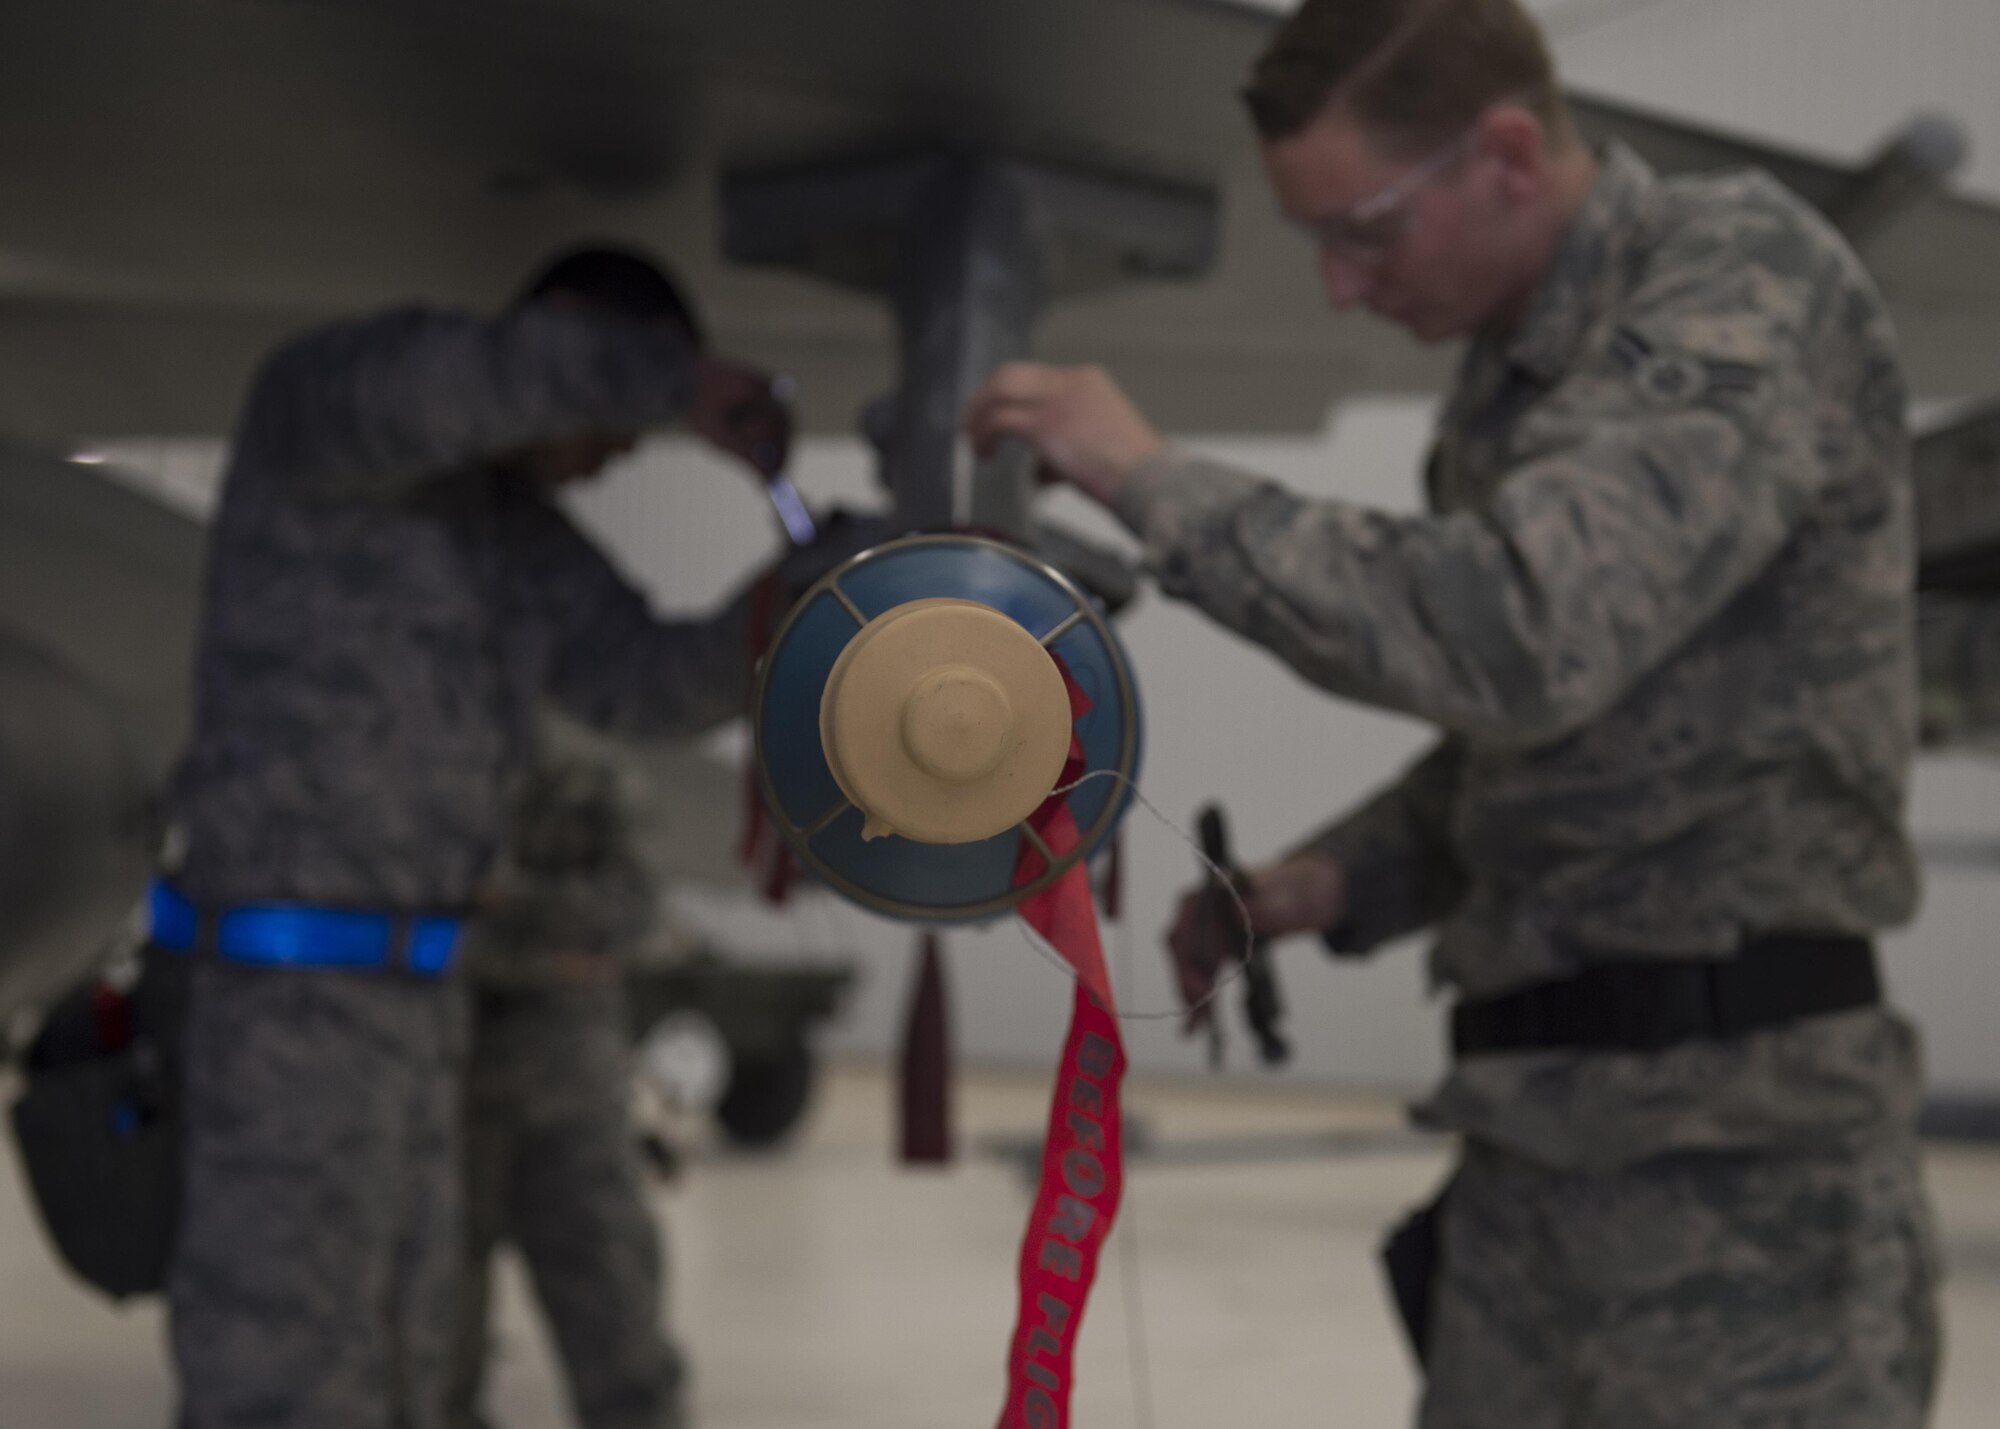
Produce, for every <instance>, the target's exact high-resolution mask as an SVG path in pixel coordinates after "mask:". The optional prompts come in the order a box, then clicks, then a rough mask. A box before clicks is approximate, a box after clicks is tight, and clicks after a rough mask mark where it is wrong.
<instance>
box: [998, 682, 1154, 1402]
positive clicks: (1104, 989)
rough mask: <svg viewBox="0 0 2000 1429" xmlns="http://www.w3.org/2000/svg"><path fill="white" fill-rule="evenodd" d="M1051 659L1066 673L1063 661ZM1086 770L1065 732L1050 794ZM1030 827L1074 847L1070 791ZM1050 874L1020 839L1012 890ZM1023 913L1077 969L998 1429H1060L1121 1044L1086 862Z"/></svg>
mask: <svg viewBox="0 0 2000 1429" xmlns="http://www.w3.org/2000/svg"><path fill="white" fill-rule="evenodd" d="M1056 664H1057V667H1058V668H1062V661H1061V660H1060V659H1058V660H1057V661H1056ZM1062 675H1063V683H1064V685H1065V686H1066V687H1067V688H1068V690H1069V703H1070V716H1071V719H1072V720H1075V719H1079V718H1081V717H1082V716H1083V715H1084V714H1085V713H1087V712H1088V711H1089V709H1090V701H1089V699H1088V698H1086V697H1085V695H1084V693H1083V691H1082V690H1081V689H1079V688H1078V687H1077V684H1076V682H1075V680H1073V679H1072V678H1071V677H1070V673H1069V671H1068V670H1067V669H1066V668H1063V670H1062ZM1083 768H1084V760H1083V745H1082V743H1081V741H1079V740H1078V739H1077V738H1076V736H1075V735H1074V734H1072V735H1071V737H1070V753H1069V759H1068V761H1067V763H1066V764H1065V765H1064V767H1063V773H1062V779H1061V780H1060V782H1059V784H1058V786H1057V787H1059V788H1067V787H1068V786H1069V785H1070V784H1073V783H1074V782H1075V781H1076V779H1077V778H1078V776H1079V775H1081V774H1082V773H1083ZM1028 822H1029V825H1030V827H1032V828H1033V829H1034V830H1035V832H1036V833H1038V834H1040V835H1041V837H1042V840H1043V841H1044V842H1045V843H1046V844H1047V845H1048V846H1049V851H1050V852H1051V853H1053V854H1055V855H1056V856H1057V857H1058V858H1060V857H1061V856H1062V855H1063V854H1065V853H1068V852H1069V851H1070V850H1071V849H1073V848H1075V847H1076V845H1077V841H1078V838H1079V834H1078V832H1077V827H1076V817H1075V815H1073V814H1072V813H1071V812H1070V808H1069V802H1068V798H1067V796H1063V795H1051V796H1050V797H1049V799H1048V800H1047V801H1046V802H1045V803H1043V805H1042V806H1041V808H1039V809H1037V810H1036V811H1035V812H1034V813H1033V814H1032V815H1030V816H1029V820H1028ZM1047 867H1048V865H1047V863H1046V862H1045V861H1044V860H1043V858H1042V856H1041V854H1040V853H1039V852H1037V851H1036V849H1035V847H1034V845H1033V844H1032V843H1030V842H1028V841H1027V840H1026V839H1023V840H1022V843H1021V851H1020V854H1019V855H1018V856H1017V857H1016V860H1015V864H1014V884H1015V886H1016V887H1019V886H1020V885H1021V884H1023V883H1027V882H1030V881H1032V880H1033V879H1035V878H1038V877H1040V876H1041V875H1042V874H1043V873H1044V872H1045V871H1046V870H1047ZM1020 912H1021V917H1022V918H1023V919H1024V920H1026V922H1027V924H1028V926H1029V927H1031V928H1033V929H1034V930H1035V931H1036V932H1037V933H1039V934H1040V935H1041V936H1042V937H1044V938H1046V939H1047V940H1048V942H1049V944H1050V946H1051V947H1053V948H1054V949H1055V950H1056V952H1057V953H1059V954H1061V956H1062V957H1063V959H1064V960H1065V961H1066V962H1068V963H1069V964H1070V966H1071V967H1073V968H1075V969H1076V975H1077V981H1076V1001H1075V1004H1074V1007H1073V1009H1072V1010H1071V1013H1070V1024H1069V1036H1068V1037H1067V1039H1066V1040H1065V1041H1064V1043H1063V1054H1062V1063H1061V1066H1060V1068H1059V1070H1058V1072H1057V1075H1056V1086H1055V1095H1054V1097H1053V1098H1052V1099H1051V1101H1050V1104H1049V1129H1048V1135H1047V1137H1046V1138H1045V1139H1044V1141H1043V1143H1042V1179H1041V1187H1040V1189H1039V1190H1038V1191H1037V1192H1036V1194H1035V1207H1034V1210H1033V1212H1032V1213H1031V1214H1030V1215H1029V1217H1028V1230H1027V1234H1026V1236H1025V1237H1023V1239H1022V1242H1021V1260H1020V1271H1019V1280H1020V1297H1021V1298H1020V1306H1019V1309H1018V1310H1017V1311H1016V1313H1015V1319H1014V1338H1013V1341H1012V1343H1011V1344H1010V1345H1009V1347H1008V1351H1007V1400H1006V1403H1005V1405H1004V1406H1003V1407H1002V1408H1001V1410H1000V1423H999V1429H1062V1427H1063V1426H1066V1425H1067V1424H1068V1423H1069V1396H1070V1384H1071V1381H1072V1375H1073V1369H1074V1363H1075V1352H1076V1337H1077V1332H1078V1331H1079V1330H1080V1329H1081V1328H1082V1322H1083V1307H1084V1302H1085V1301H1086V1300H1087V1299H1088V1298H1089V1296H1090V1286H1091V1282H1092V1281H1093V1280H1095V1279H1096V1277H1097V1255H1098V1251H1099V1249H1100V1248H1101V1247H1102V1246H1103V1244H1104V1238H1105V1236H1106V1235H1108V1234H1109V1233H1110V1231H1111V1220H1112V1217H1113V1216H1115V1215H1116V1214H1117V1213H1118V1197H1119V1193H1120V1192H1121V1191H1122V1190H1123V1189H1124V1184H1125V1159H1124V1138H1123V1135H1122V1122H1121V1119H1120V1116H1119V1106H1118V1088H1119V1084H1120V1082H1121V1081H1122V1080H1123V1079H1124V1076H1125V1048H1124V1046H1123V1044H1122V1043H1121V1042H1120V1040H1119V1036H1118V1022H1117V1019H1116V1018H1115V1017H1113V1016H1112V1012H1111V1008H1112V1000H1111V981H1110V978H1109V976H1108V975H1107V973H1106V971H1105V966H1104V945H1103V941H1102V940H1101V939H1100V937H1099V936H1098V931H1097V912H1096V909H1095V908H1094V907H1092V905H1091V899H1090V881H1089V877H1088V875H1087V874H1086V873H1085V871H1084V866H1083V862H1082V860H1078V861H1077V862H1076V863H1074V864H1072V865H1071V866H1070V867H1069V869H1068V870H1067V871H1066V872H1065V873H1064V874H1063V876H1062V877H1061V878H1059V879H1057V880H1056V881H1055V882H1054V883H1053V884H1051V885H1050V886H1049V887H1048V888H1045V889H1043V890H1042V891H1041V892H1039V893H1036V894H1034V895H1033V896H1031V897H1029V898H1026V899H1023V900H1022V902H1021V905H1020Z"/></svg>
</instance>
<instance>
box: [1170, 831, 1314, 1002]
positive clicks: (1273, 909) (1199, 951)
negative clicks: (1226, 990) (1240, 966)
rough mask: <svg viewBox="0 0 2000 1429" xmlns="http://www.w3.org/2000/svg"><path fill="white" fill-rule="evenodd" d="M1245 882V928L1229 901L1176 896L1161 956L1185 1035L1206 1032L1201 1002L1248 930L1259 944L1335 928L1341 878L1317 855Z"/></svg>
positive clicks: (1207, 895)
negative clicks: (1184, 1012)
mask: <svg viewBox="0 0 2000 1429" xmlns="http://www.w3.org/2000/svg"><path fill="white" fill-rule="evenodd" d="M1246 881H1247V882H1248V883H1249V885H1250V887H1249V890H1248V892H1247V894H1246V895H1245V897H1244V900H1243V901H1244V903H1245V904H1246V905H1247V906H1248V907H1249V909H1250V924H1251V926H1250V928H1247V929H1246V928H1245V927H1244V926H1243V915H1242V914H1241V913H1240V912H1238V911H1237V907H1236V901H1235V900H1234V899H1232V898H1231V897H1229V895H1228V894H1227V893H1224V892H1222V891H1221V890H1219V889H1216V888H1213V887H1210V886H1208V885H1206V884H1204V885H1203V886H1202V887H1200V888H1197V889H1195V890H1194V891H1192V892H1190V893H1188V894H1186V895H1184V896H1183V897H1182V899H1181V903H1180V908H1179V910H1178V911H1177V912H1176V913H1175V915H1174V923H1173V927H1172V928H1170V929H1169V930H1168V931H1167V953H1168V956H1169V958H1170V959H1171V961H1172V963H1173V967H1174V979H1175V982H1176V984H1177V986H1178V987H1179V988H1180V994H1181V1002H1182V1004H1183V1005H1184V1006H1185V1007H1186V1008H1187V1009H1188V1017H1187V1022H1186V1024H1185V1028H1186V1030H1187V1031H1189V1032H1193V1031H1195V1030H1196V1029H1198V1028H1201V1027H1203V1026H1206V1025H1207V1023H1208V1017H1209V1009H1208V1006H1207V1004H1206V1002H1205V1001H1204V999H1206V998H1207V997H1208V995H1209V993H1210V992H1211V991H1212V990H1213V989H1214V987H1215V980H1216V978H1217V977H1218V976H1219V975H1220V974H1221V972H1222V969H1223V968H1224V967H1226V966H1227V965H1228V964H1229V963H1230V962H1231V961H1236V960H1240V959H1241V958H1242V956H1243V954H1244V953H1245V952H1246V951H1247V950H1248V948H1249V945H1250V933H1251V932H1252V931H1255V932H1256V933H1257V934H1258V935H1259V936H1261V937H1266V938H1282V937H1284V936H1286V935H1287V934H1290V933H1317V932H1321V931H1323V930H1325V929H1327V928H1331V927H1333V926H1334V925H1335V924H1337V923H1339V922H1340V920H1341V918H1342V917H1343V916H1344V915H1345V914H1346V911H1347V876H1346V873H1345V872H1344V871H1343V870H1342V868H1341V866H1340V865H1339V864H1338V863H1336V862H1335V861H1334V860H1333V859H1331V858H1328V857H1327V856H1326V855H1324V854H1312V853H1305V854H1296V855H1294V856H1293V857H1291V858H1288V859H1286V860H1284V861H1283V862H1282V863H1274V864H1271V865H1269V866H1267V867H1264V868H1260V869H1256V870H1254V871H1252V872H1251V873H1249V874H1248V875H1247V876H1246Z"/></svg>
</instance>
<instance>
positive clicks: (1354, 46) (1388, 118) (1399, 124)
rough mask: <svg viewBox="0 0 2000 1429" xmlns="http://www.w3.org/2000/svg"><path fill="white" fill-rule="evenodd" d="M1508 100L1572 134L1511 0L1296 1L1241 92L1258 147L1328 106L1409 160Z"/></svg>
mask: <svg viewBox="0 0 2000 1429" xmlns="http://www.w3.org/2000/svg"><path fill="white" fill-rule="evenodd" d="M1510 98H1511V99H1514V100H1516V101H1517V102H1519V103H1520V104H1522V105H1524V106H1525V107H1526V108H1528V109H1530V110H1532V111H1533V112H1534V113H1535V114H1536V116H1537V117H1539V118H1540V119H1541V121H1542V122H1543V124H1545V125H1547V126H1548V128H1549V129H1550V131H1551V133H1553V134H1555V135H1556V136H1557V138H1558V140H1559V141H1563V142H1566V141H1567V140H1568V138H1569V136H1570V135H1571V134H1572V133H1573V130H1572V129H1571V126H1570V119H1569V109H1568V106H1567V105H1566V104H1565V103H1564V102H1563V97H1562V91H1561V89H1559V88H1558V87H1557V84H1556V75H1555V62H1554V61H1553V60H1552V59H1551V58H1550V57H1549V49H1548V45H1547V43H1546V42H1545V41H1544V40H1543V38H1542V31H1541V27H1540V26H1539V25H1537V24H1536V23H1535V18H1534V16H1532V15H1530V14H1529V13H1528V12H1527V10H1526V8H1525V7H1524V6H1523V5H1522V4H1521V0H1305V3H1304V4H1303V5H1301V6H1300V7H1299V8H1298V9H1297V10H1296V11H1294V12H1293V13H1292V16H1291V18H1290V19H1288V20H1286V21H1285V23H1284V24H1283V25H1281V26H1280V27H1279V28H1278V33H1277V34H1276V35H1275V36H1274V37H1273V38H1272V40H1271V43H1270V44H1269V45H1268V46H1267V47H1266V48H1265V50H1264V53H1263V55H1262V56H1260V57H1259V58H1258V60H1257V63H1256V65H1255V67H1254V68H1253V69H1252V70H1251V72H1250V82H1249V84H1247V85H1246V86H1244V89H1243V101H1244V103H1245V104H1246V105H1247V106H1249V109H1250V118H1251V121H1252V122H1253V123H1254V124H1255V125H1256V126H1257V132H1258V134H1259V135H1260V136H1262V138H1263V139H1264V141H1265V142H1266V143H1273V142H1276V141H1277V140H1280V139H1288V138H1290V137H1292V136H1293V135H1295V134H1297V133H1299V132H1300V131H1301V130H1303V129H1304V128H1305V127H1306V126H1307V125H1308V124H1310V123H1311V122H1312V121H1313V120H1314V119H1315V118H1317V117H1318V115H1319V114H1320V113H1321V111H1322V110H1324V109H1326V108H1327V107H1328V105H1329V104H1333V103H1336V102H1337V103H1338V104H1339V105H1340V107H1341V108H1342V109H1343V110H1344V111H1345V112H1346V113H1347V114H1349V115H1351V116H1352V117H1353V118H1354V119H1355V120H1356V121H1357V122H1358V123H1360V124H1361V125H1362V127H1364V128H1366V129H1368V130H1371V131H1373V132H1375V133H1378V134H1380V135H1381V136H1382V137H1384V138H1385V139H1387V140H1388V141H1389V142H1391V143H1392V144H1395V145H1396V146H1397V147H1399V148H1407V149H1409V150H1412V151H1417V150H1423V149H1428V148H1431V147H1434V146H1436V145H1439V144H1443V143H1447V142H1448V141H1450V139H1451V138H1452V137H1453V136H1454V135H1457V134H1460V133H1462V132H1464V131H1465V130H1466V129H1467V128H1468V127H1470V126H1471V125H1472V124H1473V122H1474V121H1476V120H1477V119H1478V118H1479V116H1480V114H1481V113H1483V112H1484V111H1485V109H1486V108H1487V106H1489V105H1491V104H1493V103H1494V102H1496V101H1498V100H1501V99H1510Z"/></svg>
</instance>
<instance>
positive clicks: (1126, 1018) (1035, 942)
mask: <svg viewBox="0 0 2000 1429" xmlns="http://www.w3.org/2000/svg"><path fill="white" fill-rule="evenodd" d="M1093 779H1115V780H1117V781H1118V782H1119V783H1120V784H1123V785H1124V786H1125V787H1126V788H1128V789H1130V790H1131V791H1132V797H1133V798H1134V799H1135V800H1137V801H1138V803H1139V804H1140V806H1141V807H1142V808H1144V809H1145V811H1146V812H1147V813H1149V814H1151V815H1152V816H1153V817H1154V818H1155V819H1157V820H1158V821H1159V823H1160V826H1161V827H1162V828H1165V829H1167V830H1168V831H1170V832H1171V833H1172V834H1173V835H1174V837H1175V838H1177V839H1179V840H1180V841H1181V842H1182V843H1184V844H1186V845H1187V846H1188V848H1189V849H1190V850H1192V851H1193V853H1194V856H1195V857H1196V858H1197V859H1199V860H1200V861H1201V865H1202V867H1204V868H1206V869H1207V870H1208V871H1209V872H1210V873H1212V874H1214V875H1215V881H1216V882H1217V883H1218V884H1219V885H1221V888H1222V891H1223V892H1224V893H1227V894H1228V895H1229V901H1230V902H1231V903H1234V904H1235V905H1236V912H1237V915H1238V916H1239V917H1240V918H1241V919H1242V920H1243V956H1242V958H1240V959H1239V960H1238V961H1237V964H1236V966H1235V967H1234V968H1232V969H1230V971H1229V972H1228V973H1227V974H1226V975H1224V976H1222V977H1218V978H1217V979H1216V980H1215V983H1214V985H1213V986H1211V987H1210V988H1209V989H1208V991H1207V992H1206V993H1204V994H1203V995H1202V996H1201V997H1200V998H1199V999H1198V1000H1197V1001H1195V1002H1192V1003H1189V1004H1188V1005H1187V1006H1186V1007H1176V1008H1168V1009H1166V1010H1164V1011H1157V1012H1125V1011H1122V1010H1121V1011H1119V1012H1117V1013H1116V1014H1114V1015H1115V1016H1116V1017H1117V1018H1118V1020H1119V1021H1120V1022H1165V1021H1168V1020H1169V1019H1171V1018H1176V1017H1192V1016H1193V1015H1194V1014H1195V1013H1197V1012H1200V1011H1201V1010H1202V1009H1203V1008H1205V1007H1207V1006H1208V1005H1209V1004H1210V1003H1211V1002H1213V1001H1215V999H1216V998H1218V997H1220V996H1222V994H1223V992H1224V991H1225V990H1226V989H1227V988H1228V987H1229V986H1230V984H1232V983H1234V982H1235V981H1236V980H1237V979H1238V978H1240V977H1242V976H1243V975H1244V974H1245V973H1247V972H1249V970H1250V960H1251V959H1252V958H1257V957H1263V956H1265V954H1264V953H1263V951H1262V950H1261V949H1259V948H1258V946H1257V932H1256V929H1255V928H1253V927H1252V926H1251V923H1250V905H1249V904H1247V903H1245V902H1244V901H1243V895H1242V894H1241V893H1239V892H1237V889H1236V880H1235V879H1233V878H1231V877H1230V876H1229V870H1227V869H1225V868H1224V867H1223V866H1222V865H1221V864H1219V863H1217V862H1216V861H1215V860H1214V859H1212V858H1210V857H1209V856H1208V855H1207V854H1206V853H1204V852H1202V847H1201V845H1200V844H1198V843H1196V842H1195V841H1194V839H1193V838H1192V837H1190V836H1189V834H1188V832H1187V830H1185V829H1183V828H1182V827H1181V826H1180V825H1179V824H1177V823H1175V822H1174V821H1173V820H1172V819H1170V818H1168V817H1167V816H1166V815H1165V814H1163V813H1161V812H1160V809H1159V807H1158V806H1157V805H1156V804H1154V803H1153V801H1152V800H1151V799H1148V798H1147V797H1146V796H1145V795H1144V794H1141V793H1140V792H1139V786H1138V785H1137V784H1135V783H1134V782H1133V781H1132V780H1131V779H1130V778H1128V777H1127V776H1126V775H1124V774H1122V773H1120V772H1119V771H1118V770H1116V769H1093V770H1091V771H1090V773H1088V774H1086V775H1084V776H1083V777H1082V778H1081V779H1079V780H1077V781H1076V782H1075V783H1074V784H1065V785H1063V786H1062V787H1061V788H1059V789H1052V790H1050V791H1049V794H1050V797H1051V798H1054V797H1056V796H1058V795H1064V794H1068V793H1069V792H1070V791H1071V790H1073V789H1080V788H1082V787H1083V786H1084V785H1085V784H1088V783H1089V782H1090V781H1091V780H1093ZM1118 925H1119V933H1120V936H1121V937H1128V936H1129V935H1128V933H1127V930H1126V927H1125V919H1124V918H1122V917H1121V918H1120V919H1119V920H1118ZM1014 926H1015V927H1016V928H1018V929H1019V930H1020V933H1021V939H1022V941H1023V942H1025V943H1027V945H1028V946H1029V947H1031V948H1033V949H1034V950H1035V952H1036V953H1038V954H1040V956H1041V959H1042V961H1043V962H1045V963H1047V964H1049V965H1050V966H1051V967H1053V968H1055V969H1056V970H1057V971H1059V972H1061V973H1062V975H1063V976H1064V977H1066V978H1069V979H1070V980H1071V981H1074V980H1075V978H1076V969H1074V968H1072V967H1071V966H1070V965H1069V964H1068V963H1066V962H1064V961H1063V960H1062V958H1061V957H1060V956H1058V955H1057V953H1056V952H1055V951H1054V949H1052V948H1050V947H1049V945H1048V943H1047V942H1046V941H1045V940H1044V939H1043V938H1042V936H1041V934H1039V933H1037V932H1036V931H1035V930H1034V929H1033V928H1030V927H1029V926H1028V924H1027V923H1026V921H1025V920H1023V919H1022V918H1021V917H1020V916H1019V914H1016V915H1015V918H1014Z"/></svg>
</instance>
